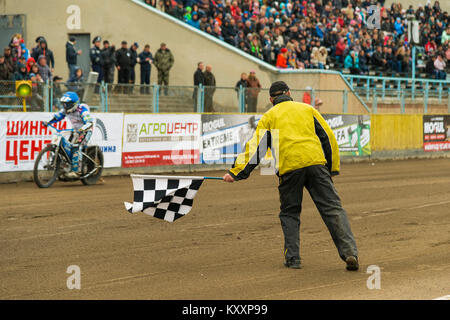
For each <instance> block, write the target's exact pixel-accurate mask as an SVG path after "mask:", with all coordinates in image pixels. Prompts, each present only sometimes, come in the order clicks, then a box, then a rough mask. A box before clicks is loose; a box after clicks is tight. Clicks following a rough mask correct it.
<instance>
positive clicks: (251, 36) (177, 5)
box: [144, 0, 450, 79]
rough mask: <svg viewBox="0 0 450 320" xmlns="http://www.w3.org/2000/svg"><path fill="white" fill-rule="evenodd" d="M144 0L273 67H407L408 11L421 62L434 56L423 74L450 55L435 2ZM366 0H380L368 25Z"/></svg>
mask: <svg viewBox="0 0 450 320" xmlns="http://www.w3.org/2000/svg"><path fill="white" fill-rule="evenodd" d="M424 1H426V0H424ZM144 2H145V3H147V4H148V5H151V6H154V7H160V8H161V10H163V11H165V12H166V13H168V14H170V15H172V16H174V17H175V18H177V19H180V20H183V21H185V22H186V23H187V24H189V25H191V26H192V27H194V28H197V29H199V30H202V31H204V32H206V33H208V34H210V35H212V36H214V37H216V38H218V39H220V40H223V41H225V42H227V43H228V44H230V45H232V46H235V47H237V48H239V49H241V50H242V51H244V52H247V53H248V54H251V55H253V56H255V57H257V58H259V59H262V60H264V61H266V62H267V63H270V64H273V65H276V66H277V67H278V68H292V69H309V68H315V69H324V68H326V69H328V68H330V67H332V68H335V69H342V68H345V69H348V70H349V71H350V72H351V73H353V74H367V73H368V72H369V71H371V70H374V71H378V72H379V73H380V74H393V75H395V74H397V73H403V74H405V73H408V72H410V71H411V64H412V61H411V58H412V52H411V48H412V47H411V44H410V41H409V39H408V32H407V29H408V23H407V16H408V15H413V16H414V17H415V19H417V20H418V21H419V30H420V42H421V44H420V47H421V50H420V49H419V52H418V53H420V52H422V61H421V62H422V63H421V64H419V67H423V68H424V69H425V66H426V65H427V63H428V65H429V66H431V63H433V68H432V70H431V69H430V68H426V69H425V70H426V71H427V72H428V73H429V75H428V76H429V77H434V78H439V79H443V78H445V65H444V64H445V61H446V60H448V59H449V58H450V49H449V39H450V26H449V18H448V14H447V12H444V11H443V10H442V9H441V8H440V4H439V1H435V2H434V4H431V2H430V1H429V0H428V2H427V3H426V5H425V6H423V5H419V6H418V8H413V6H409V7H408V8H403V7H402V5H401V4H399V3H393V4H392V5H391V6H390V7H385V6H384V2H385V1H384V0H378V1H377V0H286V1H282V0H279V1H273V0H161V1H159V2H157V1H155V0H144ZM371 5H376V6H378V8H379V11H378V12H379V13H380V20H379V22H380V23H379V27H378V26H377V27H375V28H373V29H371V28H369V27H368V25H367V21H368V20H369V19H370V16H371V14H372V11H370V12H369V6H371ZM369 13H370V14H369ZM372 18H373V17H372ZM439 56H440V58H438V57H439ZM418 57H420V55H419V54H418ZM430 61H432V62H430ZM436 61H438V62H437V63H436V64H434V63H435V62H436ZM443 66H444V67H443ZM425 70H424V71H425Z"/></svg>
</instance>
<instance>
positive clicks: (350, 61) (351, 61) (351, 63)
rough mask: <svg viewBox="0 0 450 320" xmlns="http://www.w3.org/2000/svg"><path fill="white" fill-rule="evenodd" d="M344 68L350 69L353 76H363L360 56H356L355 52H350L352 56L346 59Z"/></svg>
mask: <svg viewBox="0 0 450 320" xmlns="http://www.w3.org/2000/svg"><path fill="white" fill-rule="evenodd" d="M344 68H346V69H350V73H351V74H361V71H360V69H359V60H358V56H357V55H356V54H355V51H350V54H349V55H347V57H345V60H344Z"/></svg>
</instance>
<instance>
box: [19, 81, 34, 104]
mask: <svg viewBox="0 0 450 320" xmlns="http://www.w3.org/2000/svg"><path fill="white" fill-rule="evenodd" d="M31 86H32V83H31V81H30V80H20V81H16V97H18V98H22V101H23V112H27V100H26V98H27V97H31V94H32V90H31V89H32V87H31Z"/></svg>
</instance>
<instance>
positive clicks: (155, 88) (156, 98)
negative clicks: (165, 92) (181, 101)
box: [152, 83, 159, 113]
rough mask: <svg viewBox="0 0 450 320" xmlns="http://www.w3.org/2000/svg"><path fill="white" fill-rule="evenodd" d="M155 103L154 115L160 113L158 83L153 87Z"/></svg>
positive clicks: (153, 102)
mask: <svg viewBox="0 0 450 320" xmlns="http://www.w3.org/2000/svg"><path fill="white" fill-rule="evenodd" d="M152 89H153V97H152V99H153V101H152V105H153V113H158V112H159V85H157V84H156V83H155V84H154V85H153V88H152Z"/></svg>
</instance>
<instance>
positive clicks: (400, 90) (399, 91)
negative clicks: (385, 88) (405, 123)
mask: <svg viewBox="0 0 450 320" xmlns="http://www.w3.org/2000/svg"><path fill="white" fill-rule="evenodd" d="M401 92H402V85H401V81H400V80H397V99H400V95H401Z"/></svg>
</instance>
